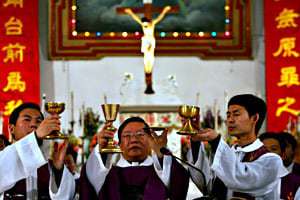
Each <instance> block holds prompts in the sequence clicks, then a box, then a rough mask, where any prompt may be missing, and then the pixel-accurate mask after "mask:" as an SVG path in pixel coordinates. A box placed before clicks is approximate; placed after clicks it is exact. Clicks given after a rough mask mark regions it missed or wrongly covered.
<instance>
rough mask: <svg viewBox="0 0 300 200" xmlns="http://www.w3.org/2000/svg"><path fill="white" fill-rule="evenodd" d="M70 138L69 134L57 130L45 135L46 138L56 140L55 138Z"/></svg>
mask: <svg viewBox="0 0 300 200" xmlns="http://www.w3.org/2000/svg"><path fill="white" fill-rule="evenodd" d="M68 138H69V136H68V135H66V134H63V133H60V132H56V131H55V132H52V133H51V134H49V135H47V136H45V137H44V139H46V140H54V139H61V140H67V139H68Z"/></svg>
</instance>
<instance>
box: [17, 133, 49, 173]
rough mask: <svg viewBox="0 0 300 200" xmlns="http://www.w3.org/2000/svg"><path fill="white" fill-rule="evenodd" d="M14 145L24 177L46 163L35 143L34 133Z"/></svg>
mask: <svg viewBox="0 0 300 200" xmlns="http://www.w3.org/2000/svg"><path fill="white" fill-rule="evenodd" d="M15 145H16V150H17V153H18V154H19V158H20V160H21V162H22V165H23V167H24V172H25V174H26V175H29V174H30V173H31V172H32V171H34V170H36V169H37V168H39V167H41V166H42V165H44V164H45V163H46V162H47V161H46V160H45V158H44V156H43V153H42V151H41V149H40V147H39V145H38V143H37V139H36V136H35V134H34V132H32V133H30V134H29V135H27V136H25V137H24V138H22V139H20V140H19V141H17V142H16V143H15Z"/></svg>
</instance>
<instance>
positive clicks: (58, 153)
mask: <svg viewBox="0 0 300 200" xmlns="http://www.w3.org/2000/svg"><path fill="white" fill-rule="evenodd" d="M53 130H60V120H59V116H58V115H52V116H49V117H47V118H46V119H44V117H43V114H42V113H41V111H40V107H39V105H37V104H35V103H24V104H22V105H20V106H19V107H17V108H16V109H15V110H14V111H13V112H12V114H11V115H10V118H9V131H10V134H11V135H12V137H13V140H14V143H13V144H12V145H9V146H8V147H6V148H5V149H4V150H3V151H1V152H0V163H1V166H0V177H1V178H0V193H2V192H4V200H6V199H27V200H29V199H30V200H35V199H45V200H47V199H53V200H54V199H59V200H69V199H72V198H73V196H74V191H75V181H74V178H73V176H72V174H71V173H70V172H69V171H68V169H67V168H66V167H65V166H64V165H63V162H64V155H65V153H66V147H67V143H66V142H65V143H63V144H62V145H60V146H58V145H57V144H56V145H54V153H53V159H52V160H51V161H48V160H46V159H45V158H44V156H43V153H42V151H41V149H40V145H41V143H42V139H43V138H44V137H45V136H46V135H48V134H50V133H51V132H52V131H53Z"/></svg>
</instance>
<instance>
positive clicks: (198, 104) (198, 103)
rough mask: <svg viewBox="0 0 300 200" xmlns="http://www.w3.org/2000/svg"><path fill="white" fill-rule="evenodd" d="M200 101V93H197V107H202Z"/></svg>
mask: <svg viewBox="0 0 300 200" xmlns="http://www.w3.org/2000/svg"><path fill="white" fill-rule="evenodd" d="M199 100H200V92H197V94H196V104H195V105H196V106H200V102H199Z"/></svg>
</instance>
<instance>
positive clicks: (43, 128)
mask: <svg viewBox="0 0 300 200" xmlns="http://www.w3.org/2000/svg"><path fill="white" fill-rule="evenodd" d="M59 119H60V117H59V116H58V115H57V114H54V115H50V116H48V117H46V118H45V119H44V120H43V121H42V122H41V124H40V125H39V127H38V128H37V129H36V135H37V137H38V138H40V139H43V138H44V137H45V136H47V135H49V134H50V133H51V132H52V131H59V130H60V120H59Z"/></svg>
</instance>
